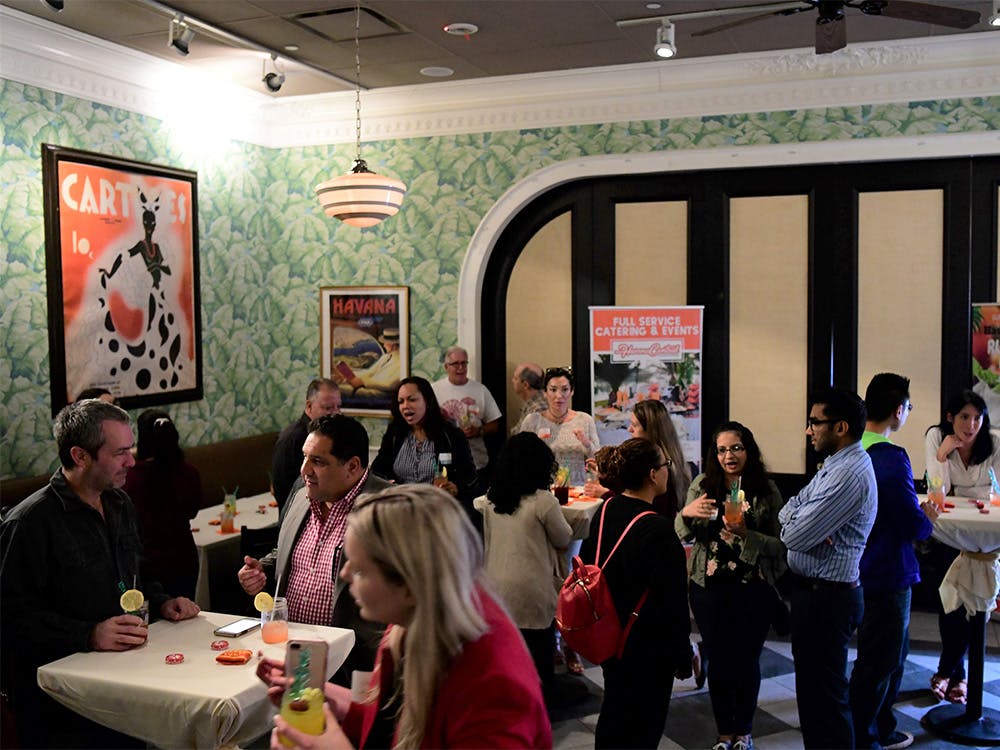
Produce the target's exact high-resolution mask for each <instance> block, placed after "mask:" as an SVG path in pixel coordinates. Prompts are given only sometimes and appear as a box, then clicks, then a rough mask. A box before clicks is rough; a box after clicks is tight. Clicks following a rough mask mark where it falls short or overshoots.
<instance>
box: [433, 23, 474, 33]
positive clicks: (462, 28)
mask: <svg viewBox="0 0 1000 750" xmlns="http://www.w3.org/2000/svg"><path fill="white" fill-rule="evenodd" d="M442 28H443V29H444V31H445V33H448V34H454V35H455V36H470V35H471V34H475V33H476V32H477V31H479V27H478V26H476V24H474V23H464V22H462V23H449V24H446V25H445V26H443V27H442Z"/></svg>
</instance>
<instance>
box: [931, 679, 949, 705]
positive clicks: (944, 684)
mask: <svg viewBox="0 0 1000 750" xmlns="http://www.w3.org/2000/svg"><path fill="white" fill-rule="evenodd" d="M948 686H949V682H948V678H947V677H945V676H944V675H941V674H936V675H934V676H933V677H931V695H933V696H934V697H935V698H937V699H938V700H939V701H943V700H944V696H945V693H947V692H948Z"/></svg>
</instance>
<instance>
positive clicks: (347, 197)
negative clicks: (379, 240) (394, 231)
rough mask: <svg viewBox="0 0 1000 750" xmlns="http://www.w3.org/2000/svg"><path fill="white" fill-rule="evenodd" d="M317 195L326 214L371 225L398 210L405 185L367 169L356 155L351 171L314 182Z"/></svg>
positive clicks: (351, 222) (355, 223) (359, 223)
mask: <svg viewBox="0 0 1000 750" xmlns="http://www.w3.org/2000/svg"><path fill="white" fill-rule="evenodd" d="M316 195H317V196H318V197H319V202H320V205H322V206H323V211H325V212H326V215H327V216H331V217H333V218H334V219H340V220H341V221H342V222H344V223H345V224H350V225H351V226H354V227H371V226H375V225H376V224H378V223H379V222H380V221H383V220H385V219H388V218H389V217H390V216H394V215H395V213H396V212H397V211H399V207H400V205H402V203H403V196H404V195H406V185H404V184H403V183H402V182H400V181H399V180H394V179H392V178H391V177H384V176H382V175H379V174H375V173H374V172H371V171H369V170H368V165H367V164H365V161H364V159H358V160H357V161H356V162H355V163H354V169H353V170H352V171H351V172H348V173H347V174H345V175H341V176H340V177H334V178H333V179H332V180H327V181H326V182H323V183H320V184H319V185H317V186H316Z"/></svg>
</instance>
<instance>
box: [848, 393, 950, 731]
mask: <svg viewBox="0 0 1000 750" xmlns="http://www.w3.org/2000/svg"><path fill="white" fill-rule="evenodd" d="M865 407H866V409H867V411H868V420H867V422H866V423H865V432H864V435H862V437H861V445H862V446H863V447H864V448H865V449H866V450H867V451H868V455H869V456H870V457H871V460H872V468H873V469H874V470H875V482H876V484H877V486H878V513H877V514H876V516H875V525H874V526H873V527H872V531H871V535H870V536H869V537H868V543H867V544H866V545H865V551H864V554H863V555H862V557H861V584H862V586H863V588H864V597H865V613H864V617H863V619H862V620H861V627H860V628H859V629H858V658H857V661H855V663H854V671H853V672H852V673H851V688H850V699H851V713H852V715H853V717H854V736H855V742H856V746H857V747H859V748H888V749H891V750H896V749H897V748H904V747H908V746H909V745H910V744H911V743H912V742H913V735H911V734H909V733H908V732H901V731H898V730H897V729H896V718H895V717H894V716H893V714H892V704H893V703H895V701H896V694H897V693H898V692H899V683H900V680H901V679H902V677H903V663H904V662H905V661H906V655H907V654H908V653H909V635H908V633H907V629H908V627H909V623H910V587H911V586H912V585H913V584H915V583H917V582H918V581H919V580H920V568H919V565H918V563H917V557H916V554H915V553H914V551H913V542H914V541H915V540H918V539H926V538H927V537H929V536H930V535H931V531H932V522H933V520H934V519H935V518H937V510H936V509H935V507H934V505H933V504H932V503H928V502H924V503H923V504H919V503H918V501H917V494H916V491H915V489H914V487H913V471H912V469H911V468H910V459H909V457H908V456H907V455H906V451H905V450H904V449H903V448H901V447H899V446H898V445H893V444H892V443H891V442H890V441H889V435H890V434H892V433H893V432H895V431H896V430H898V429H899V428H900V427H902V426H903V425H904V424H905V423H906V418H907V416H908V415H909V413H910V411H911V410H912V409H913V404H911V403H910V381H909V379H908V378H904V377H903V376H902V375H896V374H894V373H881V374H879V375H876V376H875V377H874V378H872V381H871V383H869V384H868V390H867V391H866V393H865Z"/></svg>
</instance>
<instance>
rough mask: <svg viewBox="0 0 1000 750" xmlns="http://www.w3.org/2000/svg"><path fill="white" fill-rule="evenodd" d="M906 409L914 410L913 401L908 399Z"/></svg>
mask: <svg viewBox="0 0 1000 750" xmlns="http://www.w3.org/2000/svg"><path fill="white" fill-rule="evenodd" d="M906 410H907V411H913V402H912V401H907V402H906Z"/></svg>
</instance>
